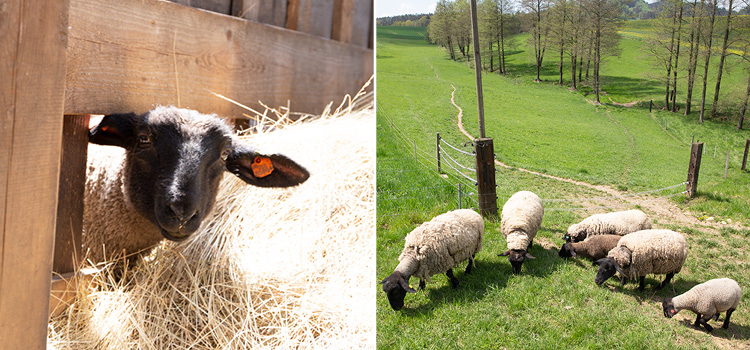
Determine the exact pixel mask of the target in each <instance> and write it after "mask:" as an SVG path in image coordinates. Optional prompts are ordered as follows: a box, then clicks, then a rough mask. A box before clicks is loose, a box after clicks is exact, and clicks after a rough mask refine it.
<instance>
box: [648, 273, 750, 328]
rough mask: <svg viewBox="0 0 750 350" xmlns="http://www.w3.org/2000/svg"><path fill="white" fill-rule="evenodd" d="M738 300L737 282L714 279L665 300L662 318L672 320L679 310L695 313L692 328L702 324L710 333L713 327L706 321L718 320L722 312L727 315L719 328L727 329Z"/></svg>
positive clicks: (738, 287) (738, 288) (740, 292)
mask: <svg viewBox="0 0 750 350" xmlns="http://www.w3.org/2000/svg"><path fill="white" fill-rule="evenodd" d="M740 298H742V290H741V289H740V286H739V285H738V284H737V282H735V281H734V280H733V279H731V278H716V279H712V280H710V281H706V282H703V283H701V284H699V285H697V286H695V287H693V288H690V290H689V291H687V292H685V293H682V294H680V295H678V296H676V297H674V298H666V299H664V301H663V302H662V304H661V305H662V310H663V311H664V317H667V318H672V316H674V315H676V314H677V313H678V312H680V310H690V311H692V312H695V313H696V314H697V316H696V317H695V323H693V326H695V327H698V328H699V327H700V325H701V324H702V325H703V327H706V330H707V331H708V332H709V333H710V332H711V331H713V327H711V326H710V325H709V324H708V320H710V319H711V317H714V320H716V319H718V318H719V313H721V312H724V311H726V312H727V315H726V317H725V318H724V324H723V325H722V326H721V328H724V329H727V328H729V318H730V317H731V316H732V312H734V310H735V309H736V308H737V305H739V303H740ZM701 316H702V317H701Z"/></svg>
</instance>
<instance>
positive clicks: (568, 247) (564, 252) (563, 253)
mask: <svg viewBox="0 0 750 350" xmlns="http://www.w3.org/2000/svg"><path fill="white" fill-rule="evenodd" d="M557 255H558V256H560V257H561V258H570V257H574V258H578V256H577V255H576V252H575V251H574V250H573V244H572V243H565V244H563V245H562V247H560V251H559V252H557Z"/></svg>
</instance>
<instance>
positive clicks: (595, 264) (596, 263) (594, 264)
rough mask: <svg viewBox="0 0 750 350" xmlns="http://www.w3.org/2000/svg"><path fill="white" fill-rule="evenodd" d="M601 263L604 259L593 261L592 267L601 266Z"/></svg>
mask: <svg viewBox="0 0 750 350" xmlns="http://www.w3.org/2000/svg"><path fill="white" fill-rule="evenodd" d="M603 261H604V259H603V258H602V259H599V260H597V261H594V263H593V264H592V266H597V265H601V264H602V262H603Z"/></svg>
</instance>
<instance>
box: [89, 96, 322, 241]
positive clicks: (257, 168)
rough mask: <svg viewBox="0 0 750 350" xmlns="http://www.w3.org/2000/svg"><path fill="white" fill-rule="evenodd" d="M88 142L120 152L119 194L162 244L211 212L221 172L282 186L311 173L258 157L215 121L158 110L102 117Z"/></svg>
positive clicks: (285, 160) (173, 110)
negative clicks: (156, 232)
mask: <svg viewBox="0 0 750 350" xmlns="http://www.w3.org/2000/svg"><path fill="white" fill-rule="evenodd" d="M89 142H92V143H96V144H101V145H112V146H119V147H122V148H125V150H126V156H125V164H124V174H123V184H124V186H123V187H124V188H123V191H124V193H125V196H126V198H127V200H128V202H129V203H130V204H131V205H132V207H133V209H134V210H136V211H137V212H138V213H139V214H141V215H142V216H143V217H145V218H146V219H148V220H149V221H150V222H151V223H153V224H154V225H155V226H156V227H157V228H158V229H159V231H160V232H161V234H162V236H164V238H167V239H169V240H173V241H181V240H184V239H186V238H188V237H189V236H190V235H191V234H192V233H193V232H195V231H196V230H197V229H198V228H199V227H200V225H201V222H202V221H203V219H204V218H205V217H207V216H208V214H210V212H211V210H212V209H213V206H214V203H215V201H216V194H217V192H218V188H219V182H220V181H221V178H222V176H223V174H224V171H229V172H232V173H233V174H235V175H237V176H238V177H240V178H241V179H242V180H244V181H245V182H247V183H248V184H252V185H255V186H261V187H288V186H294V185H297V184H300V183H302V182H304V181H305V180H306V179H307V178H308V177H309V173H308V172H307V170H305V169H304V168H303V167H301V166H299V165H298V164H296V163H294V162H293V161H291V160H289V159H288V158H286V157H284V156H281V155H271V156H266V155H260V154H257V153H255V152H254V151H253V150H252V148H250V147H249V146H248V145H245V144H243V143H242V142H241V141H240V140H239V139H238V138H236V137H235V136H233V133H232V129H231V128H230V127H229V126H228V125H227V124H226V123H225V122H224V121H223V120H222V119H219V118H218V117H215V116H209V115H204V114H200V113H198V112H195V111H191V110H187V109H178V108H174V107H159V108H157V109H154V110H153V111H151V112H148V113H146V114H143V115H136V114H133V113H130V114H116V115H108V116H105V117H104V119H102V121H101V123H100V124H99V125H97V126H96V127H94V128H93V129H91V130H90V131H89Z"/></svg>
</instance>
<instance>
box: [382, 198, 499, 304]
mask: <svg viewBox="0 0 750 350" xmlns="http://www.w3.org/2000/svg"><path fill="white" fill-rule="evenodd" d="M483 235H484V220H483V219H482V216H481V215H479V214H477V213H476V212H474V211H473V210H470V209H458V210H454V211H450V212H447V213H444V214H441V215H438V216H436V217H434V218H432V220H430V221H428V222H425V223H423V224H422V225H420V226H419V227H417V228H415V229H414V230H412V231H411V232H410V233H409V234H408V235H407V236H406V238H405V239H404V240H405V243H404V250H403V251H402V252H401V256H399V258H398V260H399V264H398V266H396V269H395V270H394V271H393V273H392V274H391V275H390V276H388V277H386V278H385V279H383V280H382V281H381V282H380V283H381V284H382V285H383V291H384V292H385V293H386V295H387V296H388V302H389V303H390V304H391V308H393V310H395V311H398V310H400V309H401V308H402V307H403V306H404V297H405V296H406V293H407V292H409V293H416V292H417V290H414V289H413V288H412V287H411V286H409V278H410V277H411V276H415V277H418V278H419V289H424V287H425V281H428V282H429V280H430V277H431V276H433V275H436V274H439V273H445V274H446V276H448V278H449V279H450V281H451V285H452V286H453V288H458V287H459V282H458V279H456V277H455V276H454V275H453V267H455V266H456V265H458V264H459V263H461V262H463V261H465V260H468V261H469V263H468V265H467V266H466V271H465V273H466V274H469V273H471V269H472V265H473V264H474V257H475V255H476V254H477V252H479V251H480V250H481V249H482V236H483Z"/></svg>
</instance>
